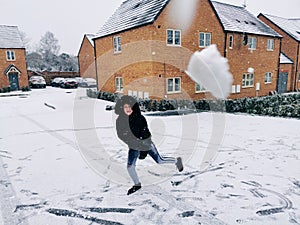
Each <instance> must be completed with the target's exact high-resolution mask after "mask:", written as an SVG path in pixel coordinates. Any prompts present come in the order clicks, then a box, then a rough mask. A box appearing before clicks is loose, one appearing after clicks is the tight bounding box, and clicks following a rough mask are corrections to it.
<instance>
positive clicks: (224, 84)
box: [186, 45, 233, 99]
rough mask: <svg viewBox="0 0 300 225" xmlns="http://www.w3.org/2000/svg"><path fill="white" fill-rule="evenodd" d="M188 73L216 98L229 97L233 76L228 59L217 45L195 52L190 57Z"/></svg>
mask: <svg viewBox="0 0 300 225" xmlns="http://www.w3.org/2000/svg"><path fill="white" fill-rule="evenodd" d="M186 73H187V74H188V76H189V77H190V78H191V79H192V80H193V81H195V82H196V83H197V84H201V85H203V86H204V87H205V88H206V89H207V90H208V91H210V92H211V94H212V95H213V96H215V97H216V98H221V99H224V98H227V96H228V95H229V93H230V91H231V85H232V81H233V78H232V74H231V73H230V72H229V65H228V60H227V59H226V58H224V57H222V56H221V54H220V52H219V51H218V49H217V47H216V45H210V46H209V47H207V48H206V49H204V50H202V51H201V52H199V51H197V52H195V53H194V54H193V55H192V56H191V58H190V61H189V64H188V68H187V72H186Z"/></svg>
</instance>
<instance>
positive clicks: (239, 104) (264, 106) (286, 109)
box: [87, 89, 300, 118]
mask: <svg viewBox="0 0 300 225" xmlns="http://www.w3.org/2000/svg"><path fill="white" fill-rule="evenodd" d="M87 95H88V96H89V97H91V98H99V99H103V100H107V101H111V102H115V101H116V100H117V99H118V98H119V97H120V95H118V94H112V93H108V92H101V91H96V90H92V89H88V90H87ZM137 101H138V102H139V104H140V106H141V107H142V109H143V110H145V111H152V112H154V111H161V112H165V111H172V110H182V109H196V110H197V111H216V112H228V113H248V114H256V115H267V116H280V117H293V118H300V93H293V94H279V95H272V96H264V97H256V98H241V99H227V100H211V99H201V100H198V101H190V100H184V99H162V100H153V99H137Z"/></svg>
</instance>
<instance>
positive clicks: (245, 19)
mask: <svg viewBox="0 0 300 225" xmlns="http://www.w3.org/2000/svg"><path fill="white" fill-rule="evenodd" d="M180 1H181V0H156V1H141V0H127V1H125V2H124V3H123V4H122V5H121V6H120V7H119V8H118V9H117V10H116V12H115V13H114V14H113V15H112V16H111V17H110V18H109V20H108V21H107V22H106V23H105V24H104V26H103V27H102V28H101V29H100V31H99V32H98V33H97V36H96V37H95V38H94V39H93V40H94V44H95V56H96V71H97V79H98V89H100V90H103V91H108V92H121V93H124V94H128V95H134V96H137V97H141V98H146V97H152V98H164V97H167V98H171V99H172V98H187V97H188V98H191V99H195V100H196V99H201V98H203V97H205V96H206V94H207V92H206V91H205V89H204V88H203V87H202V86H201V84H195V83H194V82H193V81H192V80H191V79H190V78H189V77H188V76H187V75H186V73H185V71H186V68H187V65H188V62H189V59H190V56H191V55H192V54H193V53H194V52H195V51H201V50H202V49H204V48H205V47H207V46H208V45H210V44H216V45H217V48H218V50H219V51H220V53H221V54H222V55H223V56H224V57H226V58H227V59H228V61H229V64H230V70H231V73H232V74H233V76H234V83H233V86H232V94H231V95H230V96H229V98H240V97H246V96H248V97H253V96H262V95H268V94H269V93H270V92H271V91H273V90H276V82H277V74H278V68H279V55H280V40H281V36H280V35H279V34H278V33H276V32H275V31H274V30H272V29H271V28H270V27H268V26H267V25H266V24H264V23H262V22H261V21H260V20H259V19H258V18H256V17H255V16H253V15H252V14H251V13H249V12H248V11H247V10H246V9H245V8H243V7H238V6H232V5H228V4H223V3H218V2H212V1H210V0H199V1H193V2H194V3H193V4H195V5H194V6H193V8H194V9H195V11H194V12H191V13H190V14H191V15H193V18H192V21H190V23H189V24H190V26H186V25H184V22H182V21H181V20H180V19H179V20H178V18H181V15H180V12H178V10H177V11H174V6H175V5H176V4H178V3H179V2H180ZM189 2H191V1H189Z"/></svg>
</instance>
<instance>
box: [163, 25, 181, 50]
mask: <svg viewBox="0 0 300 225" xmlns="http://www.w3.org/2000/svg"><path fill="white" fill-rule="evenodd" d="M169 32H172V43H170V42H169ZM178 33H179V43H177V42H176V38H178V37H176V34H178ZM166 43H167V46H177V47H178V46H179V47H180V46H181V30H177V29H167V30H166Z"/></svg>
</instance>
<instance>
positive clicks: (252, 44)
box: [248, 37, 257, 50]
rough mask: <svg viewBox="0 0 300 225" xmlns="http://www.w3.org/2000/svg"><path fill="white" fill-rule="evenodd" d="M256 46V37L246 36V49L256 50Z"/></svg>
mask: <svg viewBox="0 0 300 225" xmlns="http://www.w3.org/2000/svg"><path fill="white" fill-rule="evenodd" d="M256 47H257V38H256V37H249V38H248V49H249V50H256Z"/></svg>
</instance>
